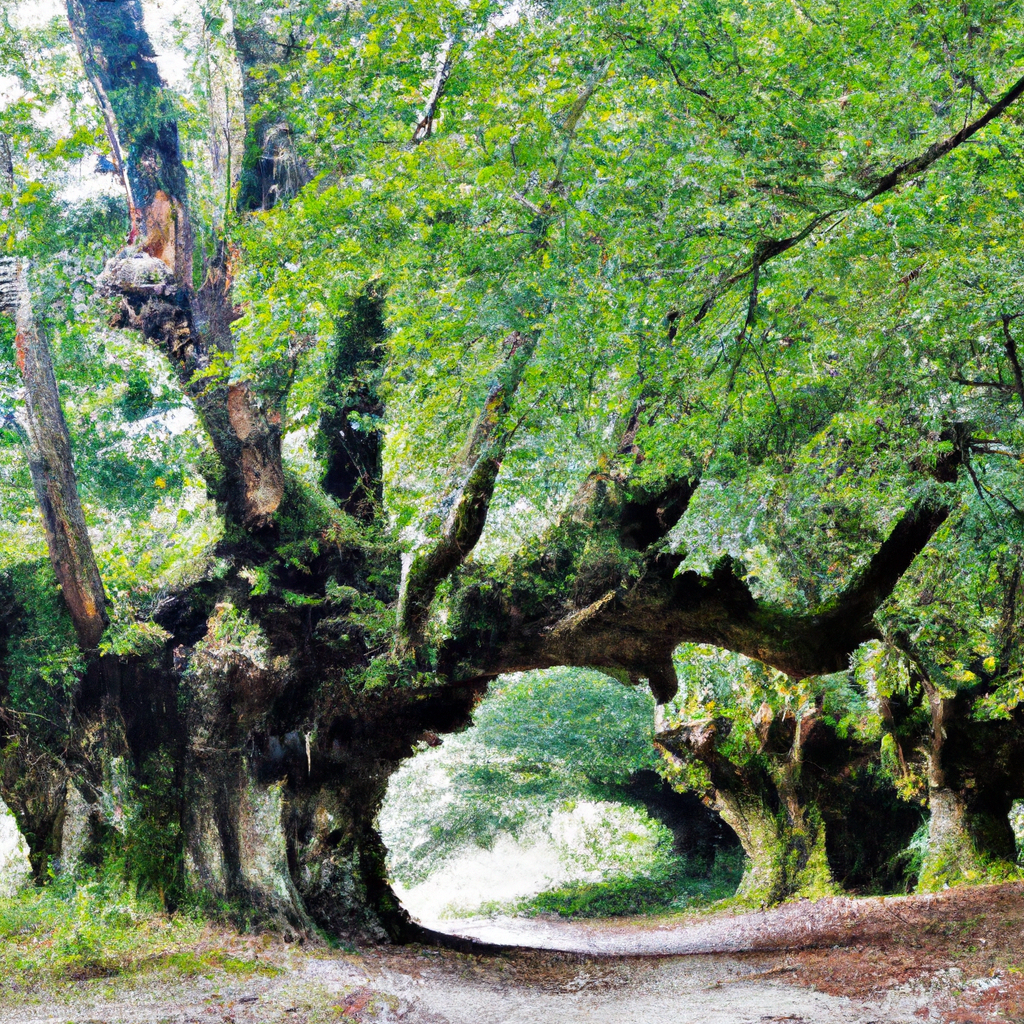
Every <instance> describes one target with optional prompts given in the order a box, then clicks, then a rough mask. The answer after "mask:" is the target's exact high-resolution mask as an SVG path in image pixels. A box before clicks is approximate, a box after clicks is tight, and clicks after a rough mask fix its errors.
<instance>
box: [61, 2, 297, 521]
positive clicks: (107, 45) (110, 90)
mask: <svg viewBox="0 0 1024 1024" xmlns="http://www.w3.org/2000/svg"><path fill="white" fill-rule="evenodd" d="M67 6H68V19H69V21H70V23H71V28H72V33H73V36H74V39H75V43H76V45H77V47H78V51H79V54H80V56H81V59H82V63H83V65H84V66H85V69H86V72H87V74H88V76H89V79H90V81H91V82H92V83H93V86H94V89H95V90H96V93H97V97H98V100H99V102H100V105H101V107H103V106H104V105H106V107H109V108H110V111H111V116H110V117H108V118H106V120H105V123H106V128H107V131H108V133H109V135H110V140H109V141H110V145H111V148H112V149H113V150H115V152H118V153H123V154H124V166H125V169H126V174H127V181H128V183H129V185H130V194H131V196H132V197H133V202H134V203H135V204H137V210H136V224H135V226H134V228H133V234H135V233H136V232H137V233H138V235H139V250H136V249H134V248H133V249H129V250H127V251H125V252H122V253H119V254H118V255H117V256H116V257H115V258H114V259H112V260H110V261H109V263H108V264H107V267H106V269H105V270H104V273H103V275H102V278H101V283H102V285H103V287H104V288H105V290H106V291H107V292H108V293H110V294H113V295H116V296H118V297H119V298H120V308H119V310H118V313H117V314H116V315H115V317H114V319H113V320H112V324H113V326H117V327H128V328H132V329H134V330H138V331H140V332H141V333H142V336H143V337H144V338H145V339H146V340H147V341H150V342H152V343H153V344H155V345H156V346H157V347H158V348H160V349H161V350H162V351H163V352H164V354H165V355H166V356H167V357H168V358H169V359H170V361H171V364H172V366H173V368H174V370H175V372H176V374H177V377H178V380H179V383H180V384H181V386H182V388H183V389H184V390H185V392H186V393H187V394H188V395H189V396H190V397H191V398H192V400H193V401H194V402H195V405H196V411H197V412H198V414H199V417H200V419H201V421H202V423H203V426H204V427H205V428H206V430H207V431H208V433H209V435H210V439H211V440H212V442H213V446H214V448H215V449H216V451H217V454H218V456H219V457H220V461H221V463H222V464H223V467H224V471H225V472H224V480H223V486H221V487H220V488H219V489H220V491H221V496H222V498H223V500H224V504H225V508H226V510H227V513H228V514H229V515H230V516H231V517H232V518H233V519H235V520H236V521H238V522H239V523H241V524H242V525H243V526H244V527H246V528H249V529H263V528H266V527H268V526H269V525H270V523H271V521H272V517H273V514H274V512H275V511H276V509H277V508H278V506H279V505H280V503H281V500H282V498H283V495H284V471H283V468H282V465H281V430H280V421H281V418H280V414H279V412H278V411H277V409H276V408H275V407H274V404H273V402H269V403H268V402H267V397H266V396H259V395H257V394H256V393H255V392H254V391H253V389H251V388H250V387H249V386H248V385H247V384H246V383H244V382H242V383H234V384H229V383H226V382H225V381H223V379H222V375H218V374H219V371H217V372H216V373H211V370H212V369H213V368H214V360H215V358H216V357H219V356H222V354H223V353H228V352H230V351H231V350H232V347H233V343H232V336H231V324H232V322H233V321H234V320H236V319H238V317H239V315H240V314H239V311H238V310H236V309H235V307H234V305H233V303H232V301H231V267H230V262H229V260H228V255H227V252H226V249H225V247H224V246H223V245H220V246H218V247H217V248H216V251H215V253H214V256H213V258H212V259H210V260H209V262H208V264H207V266H206V267H204V273H203V285H202V287H200V288H199V289H198V291H197V290H196V289H195V288H194V287H193V283H192V229H191V225H190V222H189V214H188V203H187V191H188V190H187V185H188V179H187V172H186V169H185V165H184V163H183V162H182V158H181V152H180V149H179V146H178V124H177V120H176V114H175V109H176V108H175V104H174V102H173V100H172V99H171V97H170V96H168V95H167V93H166V90H165V88H164V85H163V82H162V81H161V79H160V75H159V73H158V71H157V67H156V62H155V58H154V52H153V47H152V45H151V43H150V40H149V37H148V35H147V34H146V29H145V25H144V23H143V17H142V5H141V3H140V0H119V2H118V3H95V2H91V0H67ZM268 405H269V407H268Z"/></svg>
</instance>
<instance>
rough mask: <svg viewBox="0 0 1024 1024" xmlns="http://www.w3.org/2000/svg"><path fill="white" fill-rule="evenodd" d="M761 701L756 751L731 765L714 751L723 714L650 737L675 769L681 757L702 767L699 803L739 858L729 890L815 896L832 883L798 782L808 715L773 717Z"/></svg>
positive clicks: (725, 729)
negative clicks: (703, 790) (733, 840)
mask: <svg viewBox="0 0 1024 1024" xmlns="http://www.w3.org/2000/svg"><path fill="white" fill-rule="evenodd" d="M766 709H767V705H765V707H764V708H762V711H761V712H760V713H759V716H758V721H757V723H756V724H757V726H758V731H759V733H760V736H761V750H760V753H759V754H758V755H757V756H754V757H751V758H750V759H749V760H748V761H747V762H745V763H743V764H736V763H734V762H733V761H731V760H730V759H729V758H727V757H725V756H724V755H723V754H722V753H721V752H720V750H719V749H718V745H719V743H720V742H721V741H722V740H723V739H725V738H726V737H727V736H728V734H729V731H730V730H729V726H730V723H729V722H728V721H727V720H725V719H720V720H715V721H708V722H700V723H695V724H692V725H683V726H681V727H678V728H674V729H663V730H661V731H660V732H658V733H656V735H655V743H656V745H657V746H658V747H659V749H660V750H661V751H662V752H663V754H664V755H665V756H667V757H668V758H669V759H670V761H674V762H676V764H677V765H679V766H680V767H682V762H683V761H685V760H686V759H687V758H691V757H692V758H695V759H697V760H698V761H699V762H701V763H702V764H703V765H704V766H705V768H706V769H707V772H708V777H709V779H710V783H711V789H710V791H709V792H708V793H707V794H705V798H706V800H707V802H708V803H709V804H710V805H711V806H713V807H714V809H715V810H716V811H718V813H719V814H720V815H721V817H722V820H723V821H725V823H726V824H727V825H729V827H730V828H731V829H732V830H733V831H734V832H735V833H736V836H737V837H738V839H739V841H740V844H741V845H742V847H743V851H744V853H746V855H747V864H746V868H745V870H744V873H743V878H742V880H741V882H740V886H739V889H738V890H737V895H738V896H739V897H741V898H742V899H744V900H748V901H750V902H753V903H758V904H763V905H767V904H771V903H777V902H779V901H780V900H783V899H787V898H788V897H791V896H823V895H828V894H829V893H832V892H834V891H835V889H836V886H835V883H834V881H833V878H832V872H831V870H830V868H829V863H828V858H827V855H826V852H825V825H824V823H823V822H822V820H821V817H820V815H819V814H818V812H817V810H816V808H815V807H814V805H813V803H812V802H811V801H810V800H809V798H808V795H807V794H806V793H805V792H803V791H802V787H801V765H802V761H803V748H804V746H805V744H806V742H807V738H808V736H809V735H810V733H811V732H812V730H813V729H814V728H815V727H818V728H821V726H820V723H816V722H815V720H814V716H813V715H811V716H809V717H807V718H804V717H797V716H795V715H793V714H792V713H789V714H786V715H782V716H778V717H776V716H773V715H772V714H771V711H770V710H766Z"/></svg>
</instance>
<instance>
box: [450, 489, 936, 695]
mask: <svg viewBox="0 0 1024 1024" xmlns="http://www.w3.org/2000/svg"><path fill="white" fill-rule="evenodd" d="M607 486H614V484H613V482H610V483H609V484H608V485H607ZM609 501H611V499H608V498H606V505H607V503H608V502H609ZM947 515H948V509H947V508H946V507H944V506H942V505H940V504H938V503H937V502H935V501H934V500H932V499H928V498H926V499H922V500H921V501H919V502H917V503H916V504H915V505H913V506H912V507H911V508H909V509H908V510H907V511H906V512H905V513H904V515H903V516H902V517H901V518H900V520H899V522H898V523H897V524H896V526H895V527H894V529H893V530H892V532H891V533H890V535H889V537H888V538H887V539H886V541H885V542H884V543H883V544H882V545H881V546H880V548H879V549H878V551H877V552H876V553H875V555H874V557H873V558H872V559H871V561H870V562H869V564H868V566H867V567H866V568H865V570H864V571H863V572H862V573H861V574H860V575H859V576H858V577H857V578H856V579H855V580H854V581H853V582H852V583H851V584H850V585H849V586H848V587H847V588H846V590H845V591H844V592H843V593H842V594H841V595H840V596H839V597H838V598H837V599H836V600H835V601H834V602H833V603H832V604H831V605H830V606H829V607H828V608H826V609H824V610H823V611H822V612H820V613H817V614H812V615H807V614H804V613H797V612H788V611H783V610H780V609H777V608H772V607H767V606H764V605H761V604H759V603H758V602H757V601H756V600H755V599H754V597H753V595H752V594H751V592H750V589H749V587H748V586H747V584H746V582H745V581H744V580H743V579H742V577H741V576H740V575H739V574H738V573H737V571H736V569H735V567H734V566H733V564H732V562H731V561H730V560H729V559H724V560H723V561H722V562H720V563H719V564H718V566H717V567H716V568H715V570H714V571H713V572H712V573H710V574H709V575H700V574H698V573H696V572H692V571H690V572H684V573H681V574H677V571H676V570H677V567H678V565H679V562H680V557H679V556H678V555H671V554H668V553H666V552H664V551H662V550H661V545H660V544H658V543H654V544H652V546H651V547H650V548H649V549H647V550H646V551H645V552H643V554H642V557H640V560H639V561H637V557H638V556H636V555H630V553H629V551H628V550H626V549H624V547H623V546H621V543H620V541H619V538H618V523H617V522H615V521H612V520H611V519H610V518H607V519H606V520H605V522H604V523H601V522H594V521H584V520H582V519H580V518H579V517H578V516H577V517H576V518H573V517H571V516H570V517H568V518H564V519H563V520H562V521H561V522H560V523H559V524H558V525H557V526H556V527H555V528H554V529H553V530H552V531H551V533H550V534H549V535H548V536H547V537H546V538H545V539H544V541H543V542H542V543H543V545H544V547H545V549H546V551H545V553H544V554H542V555H540V556H537V555H535V554H534V555H530V556H528V557H527V556H524V557H523V558H522V559H520V560H517V561H516V562H514V563H513V565H512V566H511V567H510V568H509V569H508V570H507V571H506V572H504V573H502V574H500V575H497V576H495V575H493V574H490V573H488V572H487V571H485V570H483V569H482V568H481V570H480V571H479V573H478V574H477V575H476V576H475V577H474V576H473V574H472V573H471V572H467V573H466V578H465V581H464V582H463V584H462V590H461V591H460V593H458V594H457V595H455V597H454V599H453V614H452V615H451V616H450V619H449V625H450V627H452V631H453V635H452V638H451V639H450V640H449V641H448V642H447V643H446V644H445V646H444V649H443V650H442V652H441V654H440V655H439V663H441V664H443V665H444V666H445V669H446V670H447V671H449V672H450V673H451V674H452V675H453V676H455V677H456V678H462V679H475V678H479V677H481V676H483V677H490V676H494V675H499V674H500V673H502V672H509V671H525V670H528V669H534V668H548V667H552V666H555V665H580V666H591V667H596V668H602V669H606V670H610V671H611V672H613V673H615V674H618V675H622V676H627V677H629V678H630V679H631V680H633V681H639V680H640V679H642V678H646V679H648V680H649V681H650V683H651V686H652V690H653V691H654V692H655V694H656V697H657V699H658V700H659V702H664V701H666V700H668V699H669V698H671V696H673V694H674V693H675V688H676V682H675V673H674V670H673V668H672V652H673V651H674V650H675V648H676V647H678V646H679V644H681V643H702V644H712V645H714V646H716V647H721V648H723V649H726V650H732V651H737V652H739V653H741V654H745V655H747V656H748V657H750V658H754V659H755V660H758V661H761V662H763V663H764V664H767V665H771V666H772V667H774V668H776V669H778V670H779V671H781V672H784V673H786V674H787V675H789V676H790V677H792V678H795V679H800V678H804V677H806V676H811V675H822V674H827V673H831V672H837V671H841V670H843V669H845V668H846V667H847V665H848V660H849V656H850V654H851V653H852V652H853V651H854V650H855V649H856V648H857V647H858V646H859V645H860V644H862V643H864V642H865V641H867V640H872V639H876V638H877V636H878V630H877V627H876V626H875V624H874V621H873V614H874V612H875V610H876V609H877V608H878V606H879V605H880V604H881V603H882V602H883V601H884V600H885V599H886V598H887V597H888V596H889V594H890V593H891V592H892V590H893V588H894V587H895V586H896V583H897V582H898V581H899V579H900V577H901V576H902V574H903V573H904V572H906V570H907V568H908V567H909V566H910V564H911V562H913V560H914V558H915V557H916V556H917V555H918V554H919V553H920V551H921V550H922V549H923V548H924V547H925V545H926V544H927V543H928V541H929V540H930V539H931V537H932V536H933V535H934V533H935V531H936V530H937V529H938V528H939V526H940V525H941V524H942V523H943V522H944V521H945V519H946V516H947ZM567 578H568V579H571V580H572V584H571V585H567V584H566V583H565V582H563V581H565V580H566V579H567ZM526 581H529V582H526ZM583 581H586V586H585V587H584V586H583ZM538 591H539V592H541V593H545V595H546V596H545V597H544V598H543V599H540V598H538V596H537V592H538ZM480 621H486V622H487V623H488V626H487V628H486V631H484V630H482V629H481V628H479V627H477V626H476V625H475V623H477V622H480Z"/></svg>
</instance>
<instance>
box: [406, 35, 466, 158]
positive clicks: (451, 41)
mask: <svg viewBox="0 0 1024 1024" xmlns="http://www.w3.org/2000/svg"><path fill="white" fill-rule="evenodd" d="M459 46H460V41H459V39H458V37H456V36H449V37H448V38H447V39H446V40H445V41H444V46H443V47H442V48H441V54H440V56H439V57H438V61H437V74H436V75H435V76H434V84H433V85H432V86H431V88H430V95H429V96H428V97H427V102H426V104H425V105H424V107H423V113H422V114H421V115H420V119H419V121H417V122H416V129H415V131H414V132H413V133H412V141H413V144H418V143H420V142H425V141H426V140H427V139H429V138H430V136H431V134H432V133H433V131H434V119H435V118H436V117H437V108H438V107H439V106H440V104H441V97H442V96H444V90H445V87H446V86H447V85H448V79H449V78H451V75H452V71H454V70H455V59H456V56H457V55H458V51H459Z"/></svg>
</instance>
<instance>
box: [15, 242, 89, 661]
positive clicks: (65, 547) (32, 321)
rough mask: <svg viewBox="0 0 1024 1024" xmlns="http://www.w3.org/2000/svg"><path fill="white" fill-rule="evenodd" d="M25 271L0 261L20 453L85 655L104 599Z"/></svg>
mask: <svg viewBox="0 0 1024 1024" xmlns="http://www.w3.org/2000/svg"><path fill="white" fill-rule="evenodd" d="M28 269H29V268H28V264H27V262H26V261H24V260H21V259H18V258H16V257H15V258H11V259H2V260H0V314H2V313H6V314H7V315H9V316H12V317H13V318H14V323H15V330H16V333H15V339H14V345H15V356H16V360H17V364H18V369H19V370H20V371H21V379H22V381H23V382H24V385H25V409H26V420H27V423H26V429H25V435H26V442H27V443H26V449H27V451H26V454H27V455H28V466H29V472H30V474H31V476H32V486H33V488H34V489H35V492H36V500H37V501H38V502H39V510H40V512H41V513H42V517H43V527H44V529H45V530H46V545H47V548H48V549H49V552H50V562H51V564H52V565H53V571H54V573H55V574H56V576H57V580H58V582H59V583H60V586H61V591H62V593H63V595H64V601H65V602H66V604H67V606H68V611H69V612H70V613H71V618H72V621H73V622H74V624H75V632H76V633H77V634H78V640H79V642H80V643H81V645H82V647H83V649H84V650H86V651H90V650H93V649H95V648H96V646H97V645H98V644H99V642H100V637H101V636H102V635H103V630H104V629H106V626H107V611H106V597H105V595H104V593H103V581H102V580H101V579H100V573H99V569H98V568H97V567H96V559H95V556H94V555H93V551H92V543H91V542H90V540H89V532H88V530H87V529H86V525H85V515H84V513H83V512H82V503H81V500H80V499H79V496H78V480H77V478H76V477H75V467H74V462H73V460H72V457H71V438H70V436H69V435H68V428H67V423H66V422H65V420H64V410H63V409H62V408H61V404H60V396H59V394H58V393H57V380H56V378H55V377H54V374H53V363H52V361H51V359H50V348H49V345H48V344H47V341H46V337H45V335H44V334H43V332H42V331H41V330H40V328H39V326H38V324H37V323H36V318H35V314H34V312H33V309H32V292H31V290H30V287H29V277H28Z"/></svg>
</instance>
